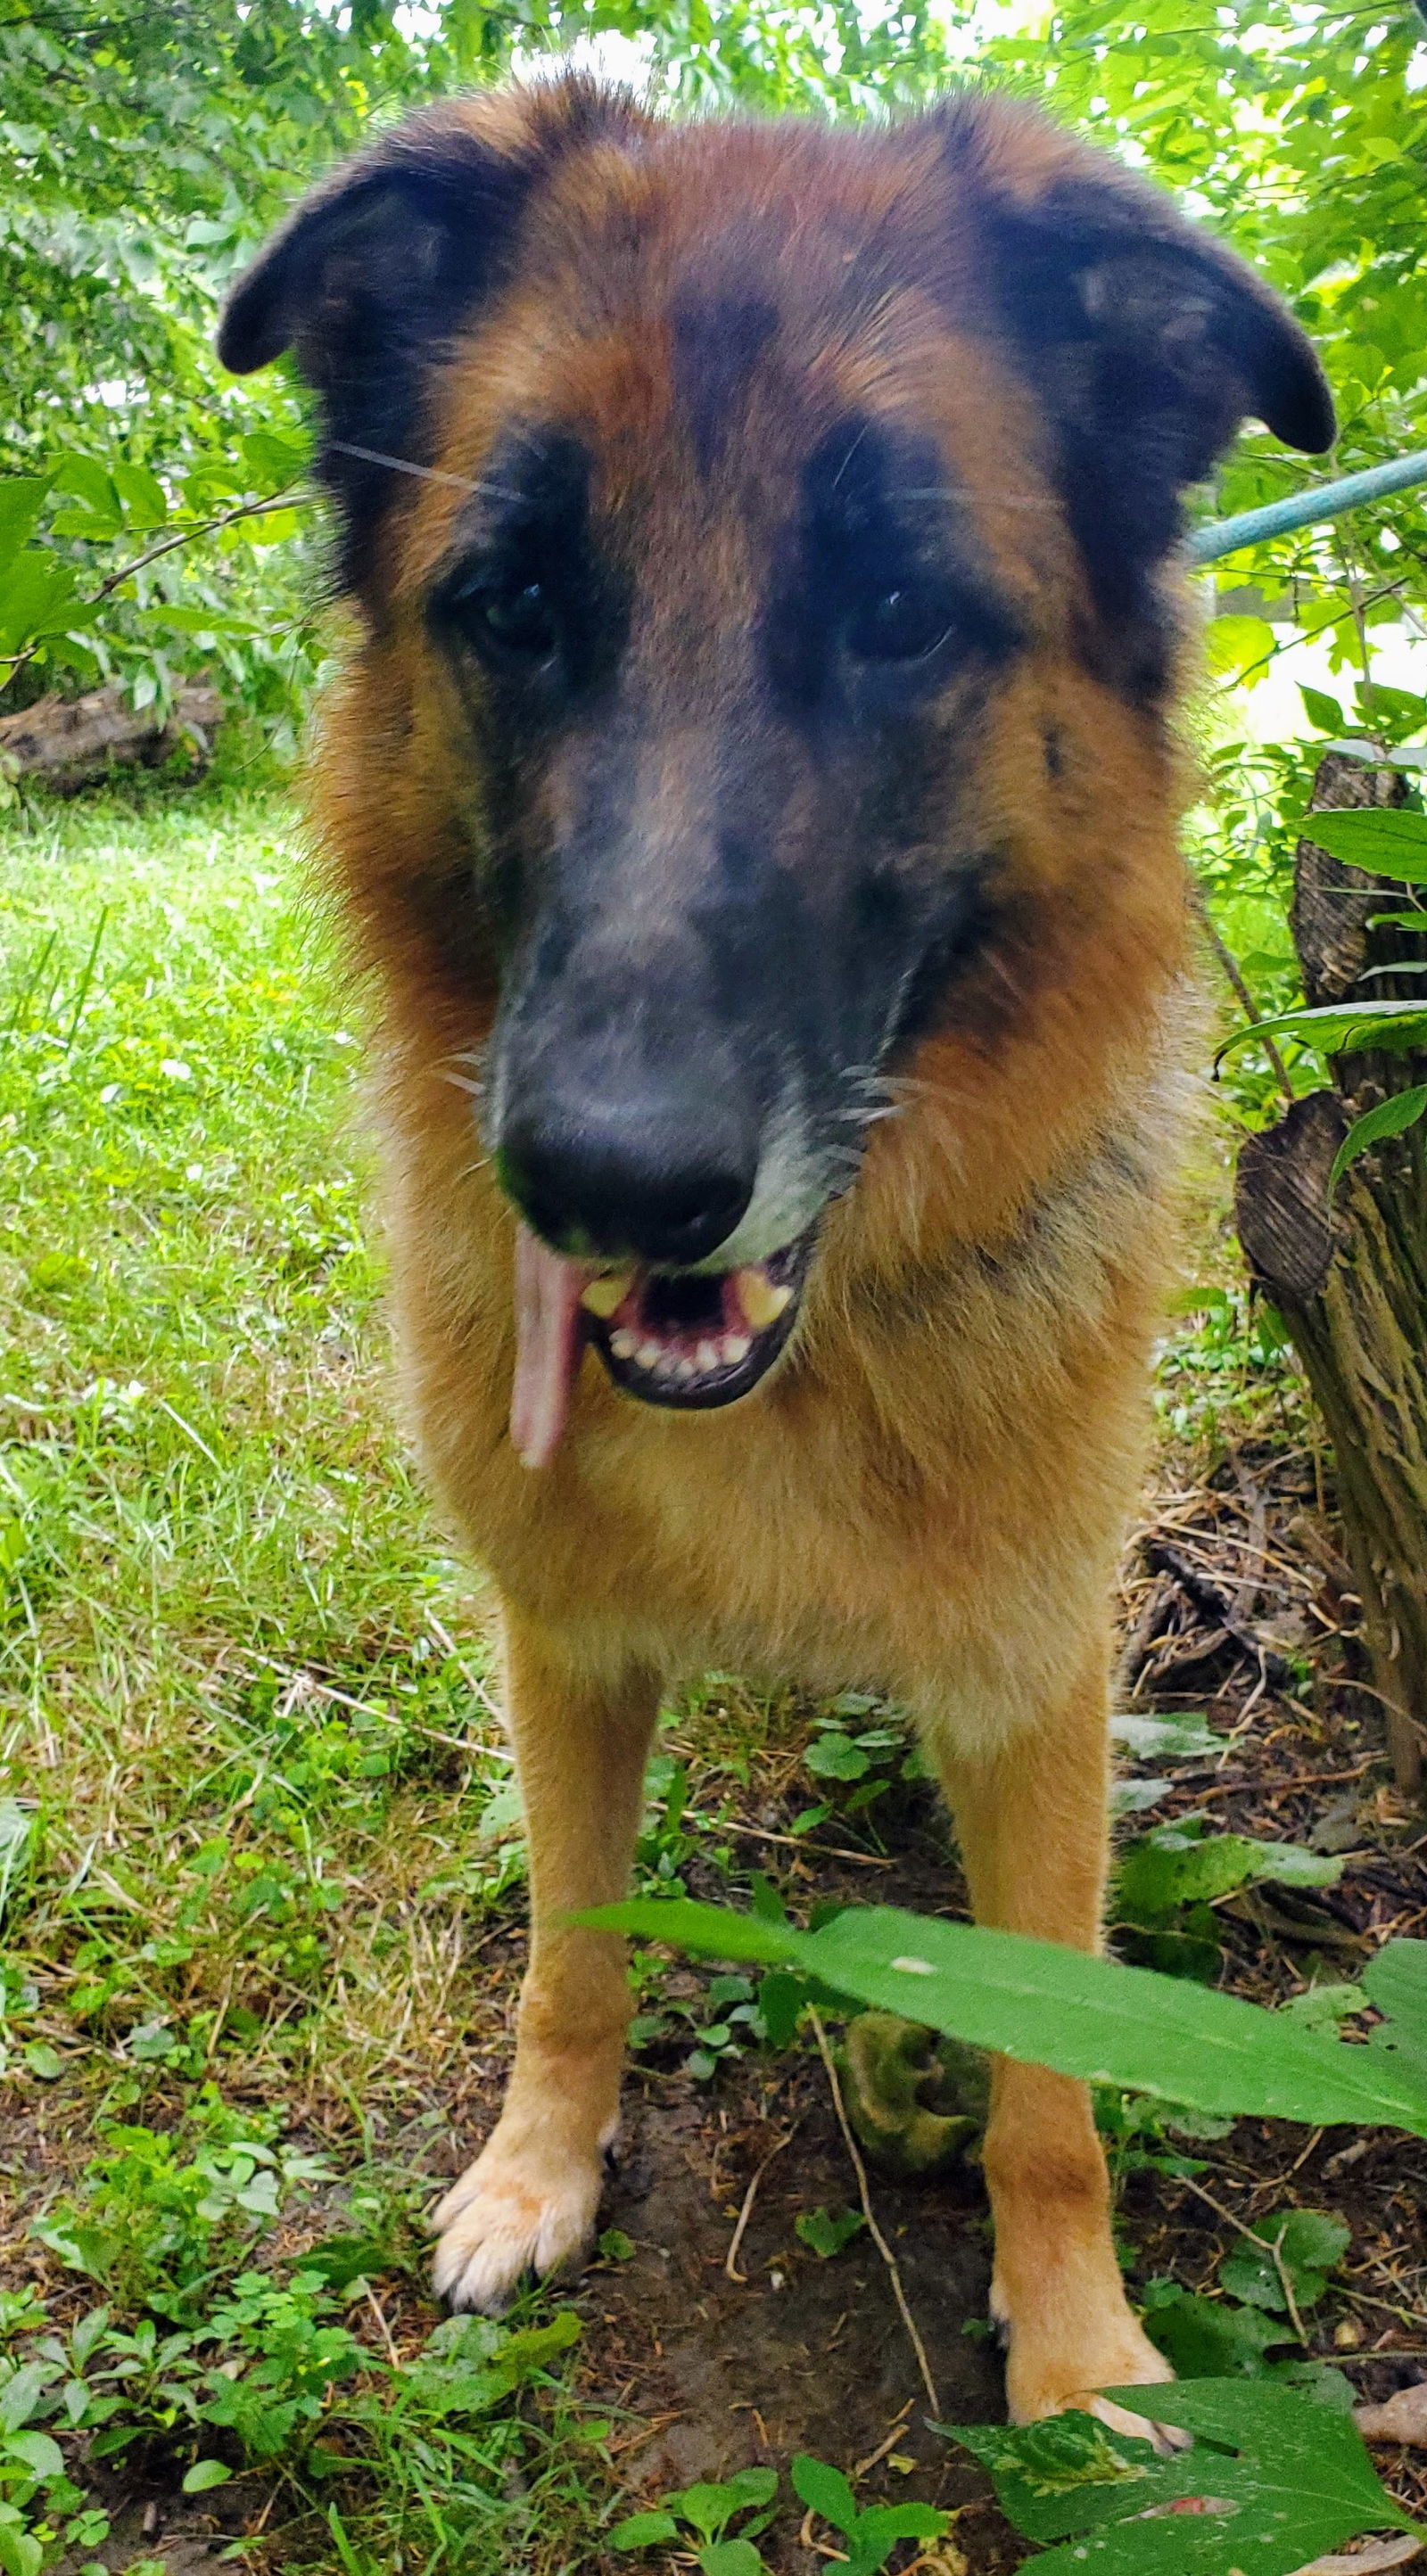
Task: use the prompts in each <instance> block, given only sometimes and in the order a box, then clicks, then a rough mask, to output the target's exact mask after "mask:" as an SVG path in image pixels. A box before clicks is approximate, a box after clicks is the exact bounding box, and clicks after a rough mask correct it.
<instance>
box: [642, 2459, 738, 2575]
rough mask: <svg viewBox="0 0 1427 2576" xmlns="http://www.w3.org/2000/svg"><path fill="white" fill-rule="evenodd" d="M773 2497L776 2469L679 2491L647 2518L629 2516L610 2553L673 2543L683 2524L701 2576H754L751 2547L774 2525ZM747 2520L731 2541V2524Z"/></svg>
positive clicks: (677, 2538)
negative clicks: (694, 2545)
mask: <svg viewBox="0 0 1427 2576" xmlns="http://www.w3.org/2000/svg"><path fill="white" fill-rule="evenodd" d="M777 2492H778V2472H777V2470H776V2469H739V2470H737V2471H736V2472H735V2474H734V2475H733V2476H732V2477H731V2478H725V2479H723V2480H722V2481H720V2482H719V2483H717V2484H715V2483H712V2482H706V2483H701V2484H699V2485H696V2486H691V2487H682V2488H680V2489H679V2490H678V2492H677V2493H676V2494H674V2495H668V2496H666V2497H665V2498H664V2501H663V2503H662V2504H661V2505H658V2506H656V2507H655V2508H654V2510H653V2511H651V2512H648V2513H632V2514H629V2515H628V2516H627V2517H626V2519H625V2520H624V2521H623V2522H620V2523H617V2524H616V2525H615V2528H614V2530H613V2531H612V2532H611V2533H610V2544H611V2547H613V2548H615V2549H652V2548H655V2547H657V2546H658V2545H659V2544H661V2543H665V2542H668V2541H678V2540H679V2539H680V2538H681V2537H682V2535H681V2533H680V2529H679V2526H680V2524H681V2523H684V2524H687V2526H688V2528H689V2530H690V2531H692V2532H693V2533H694V2534H695V2535H696V2538H697V2540H698V2543H699V2546H698V2551H697V2561H698V2565H699V2567H700V2568H701V2569H702V2571H703V2576H758V2571H759V2570H760V2569H761V2568H762V2566H763V2560H762V2557H761V2556H760V2554H759V2552H758V2550H757V2549H756V2548H755V2547H754V2542H755V2540H756V2539H757V2537H758V2535H759V2533H760V2532H763V2531H766V2530H767V2528H768V2525H769V2524H770V2522H771V2521H772V2519H773V2500H774V2498H775V2496H776V2495H777ZM744 2516H748V2517H749V2519H747V2520H746V2521H744V2523H743V2529H742V2531H741V2532H739V2533H738V2534H737V2536H736V2537H734V2538H729V2537H727V2536H726V2535H727V2533H728V2528H729V2525H730V2523H733V2522H737V2521H740V2520H742V2519H743V2517H744Z"/></svg>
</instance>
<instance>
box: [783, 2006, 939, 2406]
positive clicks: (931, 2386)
mask: <svg viewBox="0 0 1427 2576" xmlns="http://www.w3.org/2000/svg"><path fill="white" fill-rule="evenodd" d="M808 2020H809V2021H810V2022H811V2024H812V2031H813V2037H814V2039H815V2040H816V2041H817V2044H818V2054H819V2056H820V2057H821V2059H822V2062H823V2065H824V2066H825V2068H826V2069H827V2080H828V2088H829V2090H830V2092H831V2094H832V2107H833V2109H834V2110H835V2112H836V2113H837V2125H838V2127H839V2128H840V2129H841V2131H842V2137H843V2144H844V2145H845V2147H846V2149H847V2152H848V2155H849V2156H850V2157H851V2159H852V2170H853V2172H854V2173H855V2174H856V2176H857V2190H858V2196H859V2198H860V2200H861V2202H862V2215H863V2217H864V2218H865V2219H866V2221H867V2233H868V2235H869V2236H870V2237H871V2239H872V2242H873V2244H874V2245H875V2246H876V2248H877V2251H878V2253H879V2254H880V2255H881V2257H882V2260H883V2262H884V2263H885V2264H886V2266H887V2274H888V2278H889V2279H890V2281H891V2284H892V2294H893V2296H894V2298H895V2299H896V2302H897V2307H898V2310H899V2312H900V2315H901V2319H902V2323H903V2325H904V2326H905V2327H906V2329H907V2334H908V2336H909V2338H910V2341H911V2346H912V2350H913V2352H914V2353H915V2354H916V2356H917V2368H918V2370H919V2371H920V2372H921V2374H922V2386H923V2388H924V2389H925V2390H926V2392H927V2397H928V2399H929V2401H930V2404H931V2410H932V2413H933V2415H935V2416H937V2417H938V2418H939V2417H940V2415H941V2399H940V2398H939V2397H938V2395H937V2393H936V2381H935V2380H934V2379H933V2377H932V2374H931V2364H930V2362H929V2361H928V2360H927V2348H926V2345H925V2344H924V2343H923V2341H922V2339H921V2336H920V2334H919V2333H918V2331H917V2321H916V2318H915V2317H914V2316H913V2314H912V2311H911V2309H910V2308H909V2307H908V2305H907V2293H906V2291H905V2290H904V2289H903V2287H902V2275H901V2272H900V2271H899V2269H898V2267H897V2257H896V2255H895V2254H894V2253H893V2251H892V2248H891V2246H890V2245H889V2244H888V2242H887V2239H886V2237H885V2236H884V2235H883V2233H882V2230H881V2228H880V2227H879V2226H878V2224H877V2220H876V2217H875V2215H874V2213H873V2208H872V2195H871V2193H870V2192H869V2190H868V2188H867V2167H866V2166H865V2164H864V2163H863V2161H862V2151H861V2149H860V2148H859V2146H858V2143H857V2140H856V2138H855V2137H854V2136H853V2134H852V2124H851V2122H850V2121H849V2119H848V2116H847V2111H846V2108H845V2106H844V2103H843V2099H842V2086H841V2084H840V2083H839V2082H838V2075H837V2068H836V2066H835V2064H834V2063H833V2054H832V2050H831V2049H830V2048H829V2046H828V2040H827V2032H826V2031H825V2030H824V2028H823V2026H822V2023H821V2021H820V2020H819V2018H818V2015H817V2014H816V2013H815V2012H814V2011H813V2010H812V2009H811V2007H810V2008H809V2011H808Z"/></svg>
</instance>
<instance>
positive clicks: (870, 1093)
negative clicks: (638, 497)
mask: <svg viewBox="0 0 1427 2576" xmlns="http://www.w3.org/2000/svg"><path fill="white" fill-rule="evenodd" d="M482 481H483V486H484V490H483V493H482V495H481V497H480V499H479V501H478V502H477V503H476V504H475V505H474V506H473V509H472V512H471V513H470V514H469V515H468V516H467V517H466V519H465V520H464V522H463V524H462V527H461V531H460V534H459V537H458V539H457V542H456V545H455V548H454V551H453V555H452V559H451V560H450V561H449V562H448V564H447V565H446V566H445V567H444V569H443V570H442V572H441V574H440V576H439V577H438V580H437V582H436V584H435V586H434V589H433V591H432V594H431V598H430V602H429V609H428V615H429V620H430V624H431V629H432V632H433V635H434V636H435V638H436V639H437V641H438V644H439V647H440V649H441V651H442V652H443V654H444V655H445V656H446V657H447V658H448V660H449V661H450V663H451V665H452V666H453V668H454V670H455V673H456V676H457V682H458V686H459V688H460V691H461V694H462V696H463V699H464V701H465V703H466V706H467V708H468V712H469V720H470V722H471V723H472V725H473V727H474V729H475V732H476V736H477V741H478V745H479V753H480V767H481V772H482V775H483V778H484V780H485V782H486V790H487V794H486V820H487V824H488V830H489V856H488V861H487V864H488V866H489V869H490V873H491V890H492V895H493V901H494V909H495V911H496V914H497V916H498V918H499V920H500V922H501V924H502V930H503V944H504V947H505V952H506V953H505V970H504V979H503V1000H502V1006H501V1011H500V1015H499V1019H498V1022H497V1028H496V1034H495V1040H494V1048H493V1063H494V1071H493V1079H492V1083H491V1099H492V1127H493V1131H494V1132H493V1137H492V1142H493V1144H494V1146H495V1148H496V1151H497V1153H498V1155H499V1157H500V1161H501V1167H502V1170H503V1173H504V1176H505V1178H506V1182H507V1186H508V1187H509V1188H510V1190H511V1192H512V1195H513V1196H514V1197H515V1198H516V1199H517V1201H518V1202H519V1203H520V1205H521V1206H522V1207H523V1208H524V1210H525V1212H526V1213H527V1215H528V1216H529V1217H530V1219H531V1221H532V1222H533V1223H534V1224H536V1226H537V1228H538V1229H539V1230H540V1231H541V1232H542V1233H544V1234H545V1235H546V1236H547V1237H548V1239H550V1240H551V1241H552V1242H554V1243H555V1244H556V1245H557V1246H559V1247H561V1248H565V1249H569V1250H576V1249H578V1250H582V1251H589V1250H594V1251H596V1252H598V1253H600V1254H602V1255H604V1254H607V1255H609V1256H610V1257H611V1258H615V1257H619V1256H622V1255H626V1254H628V1255H633V1256H636V1257H642V1258H645V1259H649V1260H656V1261H660V1260H662V1261H665V1262H670V1263H674V1262H696V1261H700V1260H705V1259H710V1258H712V1257H713V1256H714V1255H715V1254H717V1255H718V1256H719V1258H720V1259H721V1260H727V1259H728V1258H729V1257H730V1238H733V1255H734V1257H740V1258H741V1257H751V1258H762V1257H764V1256H765V1255H766V1254H768V1253H770V1252H773V1251H775V1250H778V1249H780V1248H781V1247H782V1246H783V1245H784V1244H785V1243H787V1242H788V1241H789V1240H790V1239H791V1237H792V1236H793V1235H794V1234H796V1233H797V1232H798V1231H800V1230H801V1229H802V1228H803V1227H805V1226H806V1225H807V1224H808V1223H809V1222H810V1221H811V1219H812V1218H813V1217H814V1216H815V1215H816V1213H817V1211H818V1209H819V1208H820V1207H821V1206H822V1205H823V1204H824V1203H825V1202H826V1200H827V1199H828V1198H829V1197H830V1196H831V1195H833V1194H834V1192H835V1191H836V1190H837V1189H838V1188H839V1187H840V1186H842V1185H843V1183H844V1181H845V1180H846V1178H847V1177H848V1176H849V1174H850V1172H851V1169H852V1167H853V1163H854V1160H855V1148H856V1143H857V1137H858V1134H859V1131H860V1126H861V1124H862V1123H863V1121H864V1119H865V1115H866V1113H867V1112H868V1110H869V1107H870V1105H871V1104H872V1102H873V1100H874V1098H875V1097H876V1095H877V1091H878V1085H879V1083H880V1081H881V1079H882V1078H883V1077H884V1075H885V1073H886V1071H887V1069H888V1066H889V1064H890V1063H891V1062H892V1060H893V1058H894V1057H895V1055H896V1053H897V1051H898V1049H899V1048H900V1047H901V1046H903V1045H905V1044H906V1043H908V1042H909V1041H910V1039H911V1038H912V1036H914V1035H916V1034H919V1033H920V1032H921V1031H922V1030H923V1029H925V1027H926V1026H927V1025H928V1024H929V1022H930V1019H931V1018H932V1016H933V1015H934V1012H935V1009H936V1008H937V1007H938V1006H939V1004H940V1003H941V1002H942V1001H943V1000H944V997H945V994H946V991H947V987H948V985H949V984H950V983H951V982H953V981H954V978H955V974H956V971H957V966H958V963H959V962H960V961H961V960H962V959H963V958H964V957H965V956H966V955H967V954H969V951H970V948H971V946H972V945H973V944H974V941H975V939H976V938H977V937H978V936H979V935H980V933H981V931H982V929H983V928H984V924H985V920H986V916H987V905H988V900H989V898H988V865H987V856H986V853H985V852H984V851H983V850H982V849H981V847H980V846H979V844H978V842H977V841H976V840H975V838H974V837H971V838H969V839H968V840H967V843H966V846H965V848H964V850H963V851H962V853H961V854H960V857H959V858H957V859H954V860H953V861H952V863H951V864H950V865H949V864H948V860H947V824H948V817H949V816H954V814H955V811H956V808H957V804H958V798H959V794H960V789H959V784H958V775H957V771H958V748H959V746H964V744H965V738H966V730H967V728H968V727H969V726H970V725H971V724H972V723H973V721H974V719H975V717H976V715H977V714H978V712H979V711H980V709H981V707H982V705H983V703H984V699H985V695H986V692H987V691H988V689H990V688H992V687H993V686H994V685H995V683H996V680H997V677H998V675H999V674H1001V673H1002V672H1003V671H1004V670H1005V669H1006V667H1007V665H1008V664H1009V662H1010V661H1011V660H1012V659H1013V658H1014V657H1015V655H1016V653H1017V651H1018V649H1019V648H1020V646H1021V644H1022V642H1023V640H1024V639H1023V635H1022V630H1021V625H1020V621H1019V619H1018V617H1017V615H1016V613H1015V612H1014V610H1013V609H1012V607H1011V605H1010V604H1009V603H1008V602H1007V601H1006V599H1005V598H1004V597H1003V596H1002V595H1001V594H1000V592H999V591H998V589H997V587H996V586H995V584H994V583H993V581H992V580H991V578H990V576H989V574H988V572H987V570H986V568H985V566H984V564H983V563H982V561H981V559H980V555H979V551H978V548H977V546H976V544H975V542H974V539H973V535H972V532H971V529H970V527H969V524H968V521H967V516H966V513H965V510H964V507H963V505H962V504H961V503H960V501H959V500H958V498H957V496H956V494H955V493H954V492H953V491H952V490H951V489H949V488H948V481H947V475H946V472H945V469H944V467H943V466H942V464H941V462H940V460H939V457H938V454H937V451H936V450H935V448H934V447H933V446H932V445H931V444H930V442H927V441H922V440H919V439H917V438H915V437H913V436H911V435H909V434H908V433H907V432H906V431H905V430H903V429H900V428H891V427H889V426H887V425H885V424H881V423H879V422H877V421H875V420H873V419H872V418H870V417H859V418H850V419H846V420H844V421H843V422H841V423H840V424H839V425H838V427H837V428H836V429H835V430H834V431H831V432H829V433H828V434H827V435H825V436H824V437H823V438H822V439H821V440H820V441H819V442H818V443H817V445H816V447H815V449H814V452H813V454H812V455H811V457H810V458H809V459H808V461H807V463H806V465H805V466H804V468H803V470H802V473H801V476H800V478H799V482H798V487H797V489H796V492H795V495H794V498H793V503H792V506H791V508H789V509H788V510H787V511H786V512H785V514H784V515H783V517H782V520H781V523H780V524H778V525H777V526H776V527H774V528H773V529H772V531H771V541H770V542H769V543H768V544H767V545H766V547H764V548H763V549H762V551H761V552H759V551H758V549H757V548H755V547H754V546H753V545H750V548H749V555H750V560H752V558H753V556H754V554H755V553H756V554H757V569H758V577H759V588H760V593H761V595H760V597H759V600H758V604H757V608H756V611H755V613H754V614H753V615H752V617H751V618H750V617H749V615H748V614H747V610H746V604H745V602H744V601H743V599H742V598H741V597H737V596H735V597H733V598H731V599H730V601H729V603H728V606H727V608H726V610H725V611H724V614H723V618H722V622H721V625H720V620H719V618H718V615H717V613H716V611H715V614H714V615H713V616H712V618H711V621H710V625H709V628H708V631H707V632H706V633H704V634H703V635H702V636H701V637H691V635H690V632H689V631H688V630H689V624H690V621H689V619H688V616H687V614H685V615H684V616H683V618H682V620H681V619H680V617H679V615H678V614H677V612H674V613H671V611H670V610H669V608H668V605H667V600H666V599H665V598H664V596H663V592H664V589H665V585H662V584H661V582H660V580H659V578H658V570H657V566H655V565H653V564H652V563H651V562H650V561H649V560H648V557H649V555H652V553H653V551H654V543H653V539H652V536H651V535H650V533H649V531H648V529H647V528H645V529H644V530H642V531H641V528H640V527H639V526H638V525H634V526H630V525H625V524H622V523H621V520H620V515H619V512H618V511H617V510H614V511H611V510H608V509H604V508H602V507H601V506H600V504H599V502H598V499H597V489H596V487H597V485H598V481H599V475H598V467H597V461H596V459H595V458H594V457H593V456H591V455H590V453H589V452H588V451H587V450H585V449H584V448H582V446H581V444H580V442H579V441H578V440H577V439H576V438H574V437H573V436H572V435H571V433H570V432H568V431H566V430H559V431H536V430H524V431H521V432H519V433H517V434H516V435H514V436H513V437H512V438H511V439H510V440H509V441H507V442H505V443H503V444H499V445H498V446H497V447H496V449H495V451H494V454H493V458H492V462H491V464H490V466H489V468H488V469H487V471H486V473H485V474H484V475H483V478H482ZM750 516H756V512H755V513H750ZM641 538H643V540H644V544H645V547H646V550H647V551H646V566H645V571H646V577H644V578H641V572H640V555H641ZM681 542H682V544H683V545H684V546H686V547H687V548H688V549H690V550H693V549H696V548H697V546H698V544H699V530H698V528H697V526H693V525H690V526H688V527H687V528H684V529H682V530H681V529H680V528H679V527H678V525H677V524H675V525H673V526H672V527H671V526H667V525H666V526H665V528H664V530H663V535H662V544H663V546H664V547H665V548H666V549H667V548H668V547H669V546H670V545H671V544H672V545H673V546H674V548H675V549H676V550H677V549H678V548H679V546H680V544H681ZM674 587H675V588H676V589H677V585H675V586H674ZM963 765H964V753H963ZM656 1149H657V1152H656ZM655 1159H658V1160H659V1161H661V1162H662V1164H663V1165H664V1166H665V1167H666V1168H669V1169H677V1170H678V1171H679V1172H680V1173H681V1174H682V1175H683V1176H684V1179H683V1181H682V1182H681V1187H680V1190H679V1191H678V1192H675V1193H673V1194H672V1197H671V1195H670V1193H668V1192H666V1193H664V1197H663V1200H662V1201H661V1202H660V1204H658V1205H655V1204H654V1201H655V1200H658V1199H659V1193H658V1192H657V1191H653V1192H651V1191H649V1190H647V1189H646V1190H645V1197H646V1199H647V1200H648V1202H649V1204H648V1205H647V1206H646V1207H645V1208H643V1209H642V1210H641V1208H640V1207H638V1206H637V1205H636V1204H635V1202H636V1200H637V1198H638V1197H639V1195H640V1193H639V1189H638V1187H636V1186H635V1184H634V1180H633V1178H631V1180H630V1183H629V1186H624V1187H622V1186H621V1183H620V1174H621V1172H623V1171H625V1169H626V1167H628V1168H629V1171H630V1173H631V1175H632V1174H633V1166H634V1164H635V1163H636V1162H638V1163H640V1164H641V1165H642V1164H644V1163H650V1162H652V1161H653V1160H655ZM691 1174H692V1175H701V1176H702V1178H701V1182H700V1186H699V1187H695V1186H694V1185H693V1182H692V1181H691V1180H690V1178H689V1176H690V1175H691ZM696 1203H697V1204H696ZM696 1219H697V1220H699V1221H697V1222H696Z"/></svg>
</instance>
